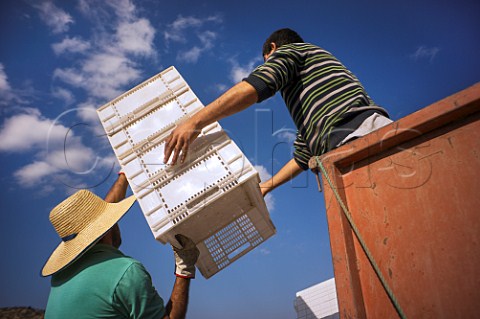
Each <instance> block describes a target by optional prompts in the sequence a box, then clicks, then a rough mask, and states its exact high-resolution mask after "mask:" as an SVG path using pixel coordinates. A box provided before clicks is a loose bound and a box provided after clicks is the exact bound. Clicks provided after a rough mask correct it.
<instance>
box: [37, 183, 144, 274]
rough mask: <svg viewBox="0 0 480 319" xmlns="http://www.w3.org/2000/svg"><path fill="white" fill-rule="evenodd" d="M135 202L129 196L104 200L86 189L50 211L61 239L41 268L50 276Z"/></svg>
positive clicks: (84, 249) (73, 257)
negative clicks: (119, 200)
mask: <svg viewBox="0 0 480 319" xmlns="http://www.w3.org/2000/svg"><path fill="white" fill-rule="evenodd" d="M134 202H135V196H134V195H132V196H130V197H128V198H126V199H124V200H123V201H121V202H119V203H107V202H105V201H104V200H103V199H101V198H100V197H98V196H97V195H95V194H93V193H92V192H90V191H88V190H80V191H78V192H76V193H75V194H73V195H72V196H70V197H68V198H67V199H65V200H64V201H63V202H61V203H60V204H58V205H57V206H56V207H55V208H54V209H52V211H51V212H50V222H51V223H52V225H53V227H54V228H55V230H56V231H57V233H58V235H59V236H60V238H61V239H62V242H61V243H60V245H59V246H58V247H57V248H56V249H55V250H54V252H53V253H52V255H51V256H50V258H49V259H48V260H47V262H46V264H45V266H44V267H43V270H42V276H45V277H46V276H50V275H53V274H54V273H56V272H57V271H59V270H61V269H63V268H65V267H66V266H68V265H69V264H70V263H72V262H73V261H74V260H75V259H76V258H78V257H80V256H81V255H82V254H83V253H84V252H86V251H87V250H88V249H89V248H90V247H91V246H92V244H94V243H95V242H96V241H97V240H99V239H100V238H101V237H102V236H103V235H104V234H105V233H106V232H107V231H108V230H109V229H110V228H112V227H113V226H114V225H115V224H116V223H117V222H118V221H119V220H120V218H122V216H123V215H125V213H126V212H127V211H128V210H129V209H130V207H131V206H132V205H133V203H134Z"/></svg>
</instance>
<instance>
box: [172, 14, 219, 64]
mask: <svg viewBox="0 0 480 319" xmlns="http://www.w3.org/2000/svg"><path fill="white" fill-rule="evenodd" d="M221 22H222V19H221V17H220V16H210V17H207V18H203V19H200V18H196V17H193V16H189V17H183V16H178V17H177V19H176V20H175V21H173V22H172V23H171V24H170V25H168V27H167V30H166V31H164V33H163V37H164V39H165V41H166V43H167V45H168V43H169V42H176V43H179V44H184V45H185V47H181V48H180V49H179V52H178V54H177V61H179V62H186V63H196V62H197V61H198V60H199V58H200V57H201V55H202V54H204V53H206V52H208V51H210V50H211V49H212V48H213V47H214V44H215V40H216V39H217V36H218V34H217V33H216V32H214V31H211V30H205V29H203V28H204V27H205V25H207V24H211V23H215V24H218V23H221ZM192 34H193V35H195V36H196V38H192V36H191V35H192Z"/></svg>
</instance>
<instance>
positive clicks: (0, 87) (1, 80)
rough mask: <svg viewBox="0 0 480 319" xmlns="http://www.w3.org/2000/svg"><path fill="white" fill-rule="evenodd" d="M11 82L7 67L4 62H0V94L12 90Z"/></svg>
mask: <svg viewBox="0 0 480 319" xmlns="http://www.w3.org/2000/svg"><path fill="white" fill-rule="evenodd" d="M11 89H12V88H11V87H10V83H8V77H7V74H6V73H5V68H4V66H3V64H2V63H0V94H5V93H6V92H10V91H11Z"/></svg>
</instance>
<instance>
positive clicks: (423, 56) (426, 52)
mask: <svg viewBox="0 0 480 319" xmlns="http://www.w3.org/2000/svg"><path fill="white" fill-rule="evenodd" d="M438 52H440V48H438V47H431V48H429V47H427V46H424V45H422V46H419V47H418V48H417V50H416V51H415V52H414V53H412V54H410V58H411V59H412V60H414V61H420V60H428V61H429V62H430V63H432V62H433V60H434V59H435V57H436V56H437V54H438Z"/></svg>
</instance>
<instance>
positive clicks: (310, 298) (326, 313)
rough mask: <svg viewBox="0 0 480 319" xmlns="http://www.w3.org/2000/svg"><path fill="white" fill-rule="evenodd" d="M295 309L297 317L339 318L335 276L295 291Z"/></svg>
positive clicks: (304, 318) (316, 318)
mask: <svg viewBox="0 0 480 319" xmlns="http://www.w3.org/2000/svg"><path fill="white" fill-rule="evenodd" d="M295 310H296V312H297V319H327V318H328V319H335V318H340V315H339V312H338V302H337V289H336V287H335V278H331V279H329V280H326V281H324V282H321V283H319V284H316V285H314V286H311V287H309V288H307V289H304V290H302V291H299V292H297V294H296V298H295Z"/></svg>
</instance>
